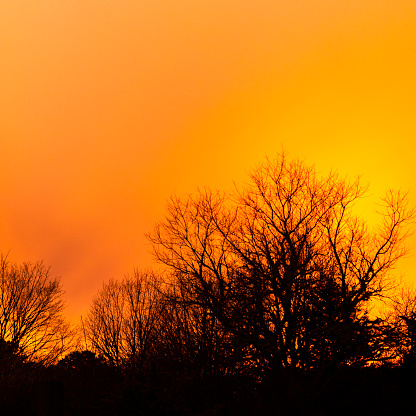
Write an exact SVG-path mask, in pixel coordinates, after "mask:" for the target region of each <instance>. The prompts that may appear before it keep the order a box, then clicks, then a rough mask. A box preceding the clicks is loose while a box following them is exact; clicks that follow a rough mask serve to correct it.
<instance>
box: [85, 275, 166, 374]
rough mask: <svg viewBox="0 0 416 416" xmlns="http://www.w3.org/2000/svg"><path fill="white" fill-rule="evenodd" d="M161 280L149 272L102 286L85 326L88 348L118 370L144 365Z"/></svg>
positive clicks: (151, 340) (154, 327)
mask: <svg viewBox="0 0 416 416" xmlns="http://www.w3.org/2000/svg"><path fill="white" fill-rule="evenodd" d="M160 284H161V283H160V279H159V278H158V277H157V276H156V275H155V274H154V273H152V272H139V271H135V272H134V275H133V277H126V278H125V279H123V280H122V281H117V280H110V281H109V282H108V283H105V284H104V285H103V287H102V289H101V291H100V292H99V293H98V295H97V296H96V297H95V299H94V300H93V303H92V306H91V309H90V311H89V313H88V316H87V319H86V320H85V323H84V328H85V332H86V337H87V339H88V341H89V343H90V346H91V349H92V350H93V351H94V352H96V353H98V354H100V355H102V356H104V357H105V358H106V359H107V360H108V361H109V362H110V363H111V364H113V365H115V366H116V367H117V368H122V367H130V368H131V367H135V368H140V369H143V368H144V367H145V366H146V363H147V360H148V359H149V357H150V355H151V353H152V349H153V348H154V343H155V340H156V339H157V336H158V333H157V322H158V319H159V314H160V307H161V305H162V303H161V302H160V297H161V295H160Z"/></svg>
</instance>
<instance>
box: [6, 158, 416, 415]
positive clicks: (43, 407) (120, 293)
mask: <svg viewBox="0 0 416 416" xmlns="http://www.w3.org/2000/svg"><path fill="white" fill-rule="evenodd" d="M365 192H366V187H363V186H362V185H361V184H360V181H359V180H358V179H357V180H353V181H348V180H347V179H343V178H340V177H339V176H338V175H337V174H335V173H330V174H329V175H327V176H319V175H318V174H317V173H316V171H315V169H314V168H313V167H310V166H307V165H305V164H304V163H303V162H301V161H297V160H294V161H291V160H288V159H287V157H286V155H285V154H284V153H283V154H281V155H278V156H277V158H276V159H274V160H266V162H265V163H263V164H262V165H261V166H260V167H259V168H258V169H256V170H254V171H252V173H251V174H250V178H249V182H248V184H246V185H245V186H243V187H236V189H235V191H234V192H231V193H228V194H226V193H221V192H218V191H212V190H209V189H204V190H200V191H198V192H197V193H196V194H195V195H191V196H188V197H186V198H178V197H172V198H171V199H170V200H169V202H168V204H167V213H166V217H165V219H164V220H163V221H161V222H160V223H158V224H156V226H155V228H154V230H153V231H152V232H150V233H149V235H148V238H149V241H150V242H151V243H152V247H153V251H154V256H155V259H156V260H157V261H158V262H159V264H161V265H162V266H163V271H161V272H158V273H156V272H154V271H151V270H135V271H134V272H133V273H132V274H131V275H129V276H126V277H124V279H121V280H115V279H112V280H109V281H107V282H105V283H104V284H103V286H102V288H101V289H100V290H99V291H98V293H97V295H96V296H95V297H94V299H93V300H92V302H91V307H90V310H89V313H88V314H87V316H85V317H83V318H82V319H81V321H80V323H79V325H78V326H77V327H73V326H71V325H69V324H68V323H67V321H66V319H65V316H64V303H63V290H62V287H61V283H60V281H59V279H56V278H52V277H51V276H50V274H49V270H48V268H47V267H45V266H44V265H43V263H36V264H31V263H23V264H22V265H17V264H13V263H12V262H10V261H9V260H8V257H7V256H2V257H1V261H0V285H1V286H0V414H5V415H9V414H10V415H13V414H18V415H20V414H22V415H23V414H25V415H26V414H31V415H332V414H336V415H350V414H353V413H354V414H356V415H357V414H358V415H364V414H366V415H368V414H400V415H410V414H412V415H413V414H416V398H415V397H414V395H413V392H414V387H415V381H414V380H415V378H414V371H415V369H416V292H415V291H414V290H413V288H412V287H409V286H405V285H403V284H402V283H401V281H400V280H399V279H398V278H397V277H396V276H395V275H394V269H395V266H396V263H397V261H398V260H399V259H401V258H402V257H403V256H405V255H406V253H407V249H406V238H407V237H408V235H409V232H410V227H411V224H412V222H413V219H414V216H415V211H414V209H412V208H409V206H408V201H407V196H406V195H405V194H403V193H401V192H394V191H392V190H390V191H388V192H387V193H386V196H385V197H384V198H383V199H382V203H381V204H380V205H381V206H379V211H380V212H379V216H380V221H379V225H377V226H375V227H372V228H370V227H369V226H368V225H367V224H366V222H365V221H364V220H363V219H362V218H360V217H358V216H356V214H355V212H354V206H355V205H356V204H357V203H358V202H359V201H360V200H361V199H362V198H363V197H364V196H365Z"/></svg>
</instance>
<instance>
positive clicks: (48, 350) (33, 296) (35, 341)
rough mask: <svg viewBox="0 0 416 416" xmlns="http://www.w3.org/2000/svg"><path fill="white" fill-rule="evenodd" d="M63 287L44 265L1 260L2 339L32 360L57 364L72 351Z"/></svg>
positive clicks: (2, 258)
mask: <svg viewBox="0 0 416 416" xmlns="http://www.w3.org/2000/svg"><path fill="white" fill-rule="evenodd" d="M62 294H63V292H62V287H61V284H60V281H59V279H57V278H51V276H50V273H49V269H48V268H46V267H45V265H44V264H43V263H42V262H37V263H23V264H21V265H17V264H12V263H10V262H9V261H8V260H7V258H6V257H4V256H1V257H0V339H2V340H5V341H8V342H10V343H11V345H16V346H18V349H19V351H21V352H22V353H23V354H25V356H26V357H27V359H28V360H35V361H39V362H42V363H44V364H50V363H52V362H54V361H55V360H56V359H57V358H58V357H59V356H61V355H62V354H63V353H64V352H65V351H66V350H67V348H68V345H69V341H70V336H71V332H70V328H69V325H68V324H67V323H66V322H65V320H64V318H63V315H62V312H63V309H64V303H63V300H62Z"/></svg>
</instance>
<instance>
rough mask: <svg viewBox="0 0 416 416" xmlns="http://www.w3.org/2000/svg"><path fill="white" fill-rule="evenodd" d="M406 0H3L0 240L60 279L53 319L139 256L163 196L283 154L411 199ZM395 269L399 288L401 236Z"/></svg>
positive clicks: (412, 45)
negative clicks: (62, 306) (62, 299)
mask: <svg viewBox="0 0 416 416" xmlns="http://www.w3.org/2000/svg"><path fill="white" fill-rule="evenodd" d="M415 52H416V4H415V2H414V0H396V1H394V2H392V1H386V0H364V1H363V0H338V1H329V0H313V1H312V0H299V1H291V0H277V1H276V0H274V1H258V2H255V1H248V0H238V1H237V0H222V1H218V0H210V1H208V0H197V1H190V0H176V1H169V0H140V1H136V0H117V1H116V0H105V1H96V0H72V1H51V0H36V1H34V0H6V1H3V2H2V3H1V4H0V62H1V65H0V92H1V93H0V172H1V175H0V192H1V204H0V251H1V252H3V253H7V252H9V253H10V254H9V257H10V258H11V259H12V260H15V261H23V260H28V261H36V260H44V262H45V264H47V265H50V266H51V271H52V274H53V275H58V276H62V283H63V287H64V289H65V291H66V300H67V303H68V309H67V311H68V316H70V317H71V318H72V319H77V318H78V317H79V316H80V315H83V314H85V313H86V311H87V310H88V307H89V304H90V301H91V299H92V297H93V296H94V294H95V293H96V292H97V289H98V288H100V287H101V285H102V282H103V281H106V280H108V279H109V278H113V277H114V278H117V277H123V276H124V275H126V274H131V273H132V272H133V270H134V269H135V268H138V269H144V268H147V267H154V260H153V258H152V256H151V254H150V246H149V243H148V241H147V240H146V238H145V233H147V232H149V231H151V230H152V228H153V226H154V224H155V223H156V222H157V221H160V220H161V219H162V218H163V216H164V213H165V202H166V200H167V198H168V197H169V196H170V195H172V194H174V193H175V194H176V195H178V196H181V195H184V196H186V195H188V194H190V193H192V192H194V191H195V190H196V189H197V187H204V186H207V187H212V188H219V189H223V190H227V189H231V188H232V187H233V183H234V182H235V183H237V184H238V183H244V181H246V178H247V173H248V172H249V171H250V170H251V169H252V168H253V167H255V166H257V165H258V164H259V163H261V162H262V161H263V160H264V158H265V157H266V156H268V157H270V158H273V157H274V156H275V155H276V154H277V153H278V152H281V151H282V149H285V150H286V151H287V152H288V157H289V158H301V159H303V160H305V162H306V163H307V164H309V165H313V164H315V166H316V168H317V170H318V171H319V172H322V173H323V174H325V173H327V172H329V171H330V170H331V169H333V170H336V171H338V172H339V173H340V175H341V176H346V177H350V178H355V177H356V176H358V175H361V176H362V181H363V183H368V184H369V196H371V198H369V204H368V206H367V205H366V206H365V207H364V208H363V212H364V213H365V215H366V216H367V218H368V219H369V221H370V222H371V219H372V218H373V217H372V215H373V214H372V212H373V211H372V209H376V206H375V205H374V206H373V205H372V204H373V202H377V201H378V198H379V197H381V196H383V194H384V192H385V191H386V190H387V189H388V188H395V189H403V190H405V191H406V190H408V191H409V199H410V202H411V203H412V204H413V205H415V204H416V197H415V192H416V188H415V184H416V163H415V162H414V154H415V150H416V119H415V114H416V98H415V97H416V77H415V74H416V53H415ZM409 247H410V249H411V251H410V256H409V257H408V258H407V259H405V260H402V261H401V262H400V263H399V270H398V271H397V272H398V275H404V279H405V280H406V281H409V282H412V281H413V282H416V257H415V254H416V238H415V237H412V238H411V239H410V240H409Z"/></svg>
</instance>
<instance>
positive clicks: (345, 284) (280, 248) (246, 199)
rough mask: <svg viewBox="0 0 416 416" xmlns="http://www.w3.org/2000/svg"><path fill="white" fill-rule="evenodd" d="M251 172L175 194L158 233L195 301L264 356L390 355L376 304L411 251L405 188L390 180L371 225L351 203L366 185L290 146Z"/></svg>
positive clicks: (287, 363) (297, 363) (310, 360)
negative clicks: (295, 156)
mask: <svg viewBox="0 0 416 416" xmlns="http://www.w3.org/2000/svg"><path fill="white" fill-rule="evenodd" d="M250 179H251V181H250V183H249V185H247V186H246V187H244V188H243V189H240V190H237V191H236V192H235V193H233V194H232V195H229V196H225V195H221V194H219V193H215V192H211V191H209V190H207V191H204V192H200V193H199V194H198V195H197V196H196V197H192V196H191V197H189V198H188V199H187V200H180V199H179V198H172V199H171V200H170V202H169V204H168V214H167V216H166V219H165V221H163V222H161V223H159V224H158V225H157V226H156V227H155V230H154V232H153V233H152V234H151V235H149V238H150V240H151V241H152V243H153V247H154V252H155V256H156V258H157V259H158V260H159V262H161V263H163V264H164V265H166V266H167V267H168V269H169V270H171V272H172V278H173V279H174V281H175V284H176V285H177V286H178V287H179V288H180V290H181V291H182V293H185V294H186V297H187V301H188V302H189V303H192V304H194V305H200V306H202V305H203V306H204V307H207V308H208V309H209V311H210V312H211V313H212V314H213V315H214V316H215V317H216V318H217V319H218V321H219V322H220V323H221V325H222V326H223V328H224V330H225V331H229V332H231V333H232V334H233V335H234V336H235V339H236V340H238V343H239V346H244V348H246V350H247V353H248V354H247V356H248V360H249V361H250V362H256V363H258V364H259V365H262V366H264V368H271V367H296V368H303V369H313V368H320V367H322V366H327V365H335V366H338V365H341V364H351V363H356V364H364V363H366V362H368V361H370V360H375V359H382V358H385V357H386V348H385V343H384V342H382V340H383V339H385V338H386V331H387V329H388V328H386V326H385V325H384V323H383V322H381V321H380V320H377V319H376V320H374V319H370V318H369V314H368V311H369V305H370V301H371V300H372V299H374V298H376V297H380V296H383V294H385V291H386V290H388V288H389V285H390V283H391V279H390V273H391V271H392V270H393V268H394V266H395V264H396V262H397V260H398V259H399V258H401V257H402V256H403V255H404V254H405V247H404V244H403V243H404V240H405V237H406V235H407V234H406V226H407V225H408V223H409V222H410V220H411V219H412V217H413V211H412V210H409V209H408V208H407V202H406V198H405V197H404V196H403V195H401V194H400V193H396V194H395V193H393V192H389V193H388V194H387V197H386V198H385V199H384V204H385V207H384V208H385V210H384V213H383V214H382V223H381V225H380V226H379V228H377V229H375V230H372V231H370V230H369V229H368V227H366V224H365V223H364V221H362V220H361V219H359V218H357V217H356V216H354V214H353V211H352V208H353V206H354V204H355V203H356V202H357V201H358V200H359V199H360V198H361V197H363V195H364V192H365V189H364V188H363V187H362V186H361V185H360V183H359V181H358V180H356V181H353V182H348V181H346V180H343V179H340V178H339V177H338V176H337V175H336V174H330V175H328V176H327V177H323V178H321V177H319V176H318V175H317V174H316V172H315V170H314V169H313V168H311V167H307V166H305V165H304V164H303V163H302V162H299V161H288V160H287V159H286V157H285V155H281V156H278V158H277V159H276V160H274V161H270V160H268V161H267V162H266V163H265V164H264V165H262V166H261V167H260V168H259V169H257V170H256V171H254V172H253V173H252V174H251V175H250ZM387 332H388V331H387Z"/></svg>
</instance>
